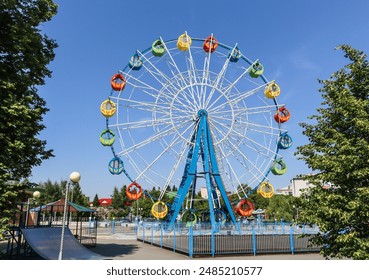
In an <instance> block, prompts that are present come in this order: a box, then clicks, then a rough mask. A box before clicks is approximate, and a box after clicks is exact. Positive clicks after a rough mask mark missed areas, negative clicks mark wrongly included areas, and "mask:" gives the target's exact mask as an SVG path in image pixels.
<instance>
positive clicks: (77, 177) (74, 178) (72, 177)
mask: <svg viewBox="0 0 369 280" xmlns="http://www.w3.org/2000/svg"><path fill="white" fill-rule="evenodd" d="M69 179H70V181H68V182H67V183H66V184H65V200H64V209H63V220H62V232H61V238H60V249H59V257H58V260H62V259H63V245H64V232H65V220H66V219H67V206H68V192H69V186H70V183H72V184H75V183H78V182H79V180H81V175H80V174H79V173H78V172H72V173H71V174H70V175H69Z"/></svg>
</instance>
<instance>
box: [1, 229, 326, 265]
mask: <svg viewBox="0 0 369 280" xmlns="http://www.w3.org/2000/svg"><path fill="white" fill-rule="evenodd" d="M90 249H91V250H92V251H94V252H96V253H98V254H101V255H103V256H105V257H106V258H107V259H113V260H191V258H189V257H188V256H187V255H184V254H180V253H176V252H173V251H172V250H167V249H162V248H160V247H157V246H153V245H150V244H146V243H143V242H141V241H137V240H136V238H135V236H129V237H123V238H122V236H121V235H109V236H99V237H98V240H97V246H96V247H94V248H90ZM5 250H6V242H0V251H2V252H4V251H5ZM193 259H195V260H198V259H202V260H205V259H208V260H209V259H212V260H214V259H215V260H324V258H323V257H322V256H321V255H319V254H316V253H308V254H301V253H300V254H294V255H292V254H269V255H263V254H262V255H256V256H254V255H232V256H231V255H226V256H219V255H216V257H215V258H212V257H211V256H200V257H195V258H193Z"/></svg>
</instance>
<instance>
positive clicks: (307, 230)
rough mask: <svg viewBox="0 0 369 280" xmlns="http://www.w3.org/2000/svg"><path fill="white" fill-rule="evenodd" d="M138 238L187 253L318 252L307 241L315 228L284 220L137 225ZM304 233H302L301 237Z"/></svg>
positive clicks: (317, 248)
mask: <svg viewBox="0 0 369 280" xmlns="http://www.w3.org/2000/svg"><path fill="white" fill-rule="evenodd" d="M136 226H137V228H136V231H137V240H140V241H142V242H145V243H149V244H152V245H156V246H160V247H162V248H166V249H171V250H173V251H175V252H181V253H184V254H187V255H189V256H190V257H192V256H194V255H212V256H215V255H224V254H253V255H256V254H265V253H291V254H294V253H302V252H319V250H320V248H319V247H317V246H313V245H312V244H310V242H309V235H311V234H316V233H317V232H318V231H319V230H318V228H316V227H297V226H294V225H290V224H284V223H279V224H276V223H273V224H249V225H241V224H240V225H237V226H233V225H228V224H226V225H218V228H216V229H215V230H211V225H208V224H196V225H194V226H190V227H186V225H185V224H180V223H178V224H176V225H175V226H174V227H173V228H171V229H170V230H169V229H167V228H166V224H163V223H142V224H137V225H136ZM303 234H304V236H302V235H303Z"/></svg>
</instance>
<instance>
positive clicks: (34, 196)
mask: <svg viewBox="0 0 369 280" xmlns="http://www.w3.org/2000/svg"><path fill="white" fill-rule="evenodd" d="M40 196H41V193H40V192H39V191H34V192H33V194H32V200H36V199H38V198H39V197H40ZM30 200H31V198H28V200H27V216H26V224H25V225H24V227H28V216H29V210H30V207H31V201H30Z"/></svg>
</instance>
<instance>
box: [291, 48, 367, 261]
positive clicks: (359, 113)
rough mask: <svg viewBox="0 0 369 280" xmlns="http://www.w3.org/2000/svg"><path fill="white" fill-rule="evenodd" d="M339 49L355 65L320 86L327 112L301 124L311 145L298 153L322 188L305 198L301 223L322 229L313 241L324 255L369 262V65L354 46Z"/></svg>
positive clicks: (315, 189) (301, 147) (315, 182)
mask: <svg viewBox="0 0 369 280" xmlns="http://www.w3.org/2000/svg"><path fill="white" fill-rule="evenodd" d="M337 49H340V50H342V51H343V52H344V56H345V58H347V59H348V60H349V61H350V63H349V64H348V65H346V66H345V67H344V68H342V69H340V70H339V71H337V72H335V73H334V74H332V76H331V77H330V79H328V80H320V81H319V82H320V84H322V85H323V87H322V88H321V89H320V92H322V97H323V100H324V101H323V102H322V107H321V108H318V109H317V112H318V114H316V115H313V116H311V117H309V118H310V119H311V120H315V122H313V123H312V124H311V123H310V124H309V123H302V124H301V126H302V127H303V128H304V132H303V133H304V134H305V135H306V136H307V137H308V139H309V144H306V145H303V146H300V147H298V148H297V152H296V154H297V155H299V158H300V159H302V160H304V161H305V162H306V163H307V165H308V166H309V167H310V168H311V169H312V170H313V171H314V172H316V174H314V175H309V176H305V179H306V180H309V181H310V182H311V183H312V184H313V185H315V186H316V187H314V188H311V189H310V190H309V191H308V192H306V193H305V194H304V195H303V196H302V199H301V205H300V206H299V207H300V208H299V210H300V212H299V218H300V219H299V220H300V222H301V223H309V224H316V225H318V226H319V228H320V230H321V233H318V234H317V235H316V236H314V237H312V239H311V240H312V242H313V243H315V244H317V245H320V246H321V253H322V254H323V255H324V256H326V257H337V258H344V257H347V258H353V259H369V63H368V60H367V59H366V55H365V54H364V53H363V52H361V51H358V50H356V49H353V48H352V47H350V46H348V45H342V46H339V47H338V48H337ZM327 182H329V183H331V184H332V185H333V186H332V187H329V188H326V187H323V186H324V185H325V184H326V183H327Z"/></svg>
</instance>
